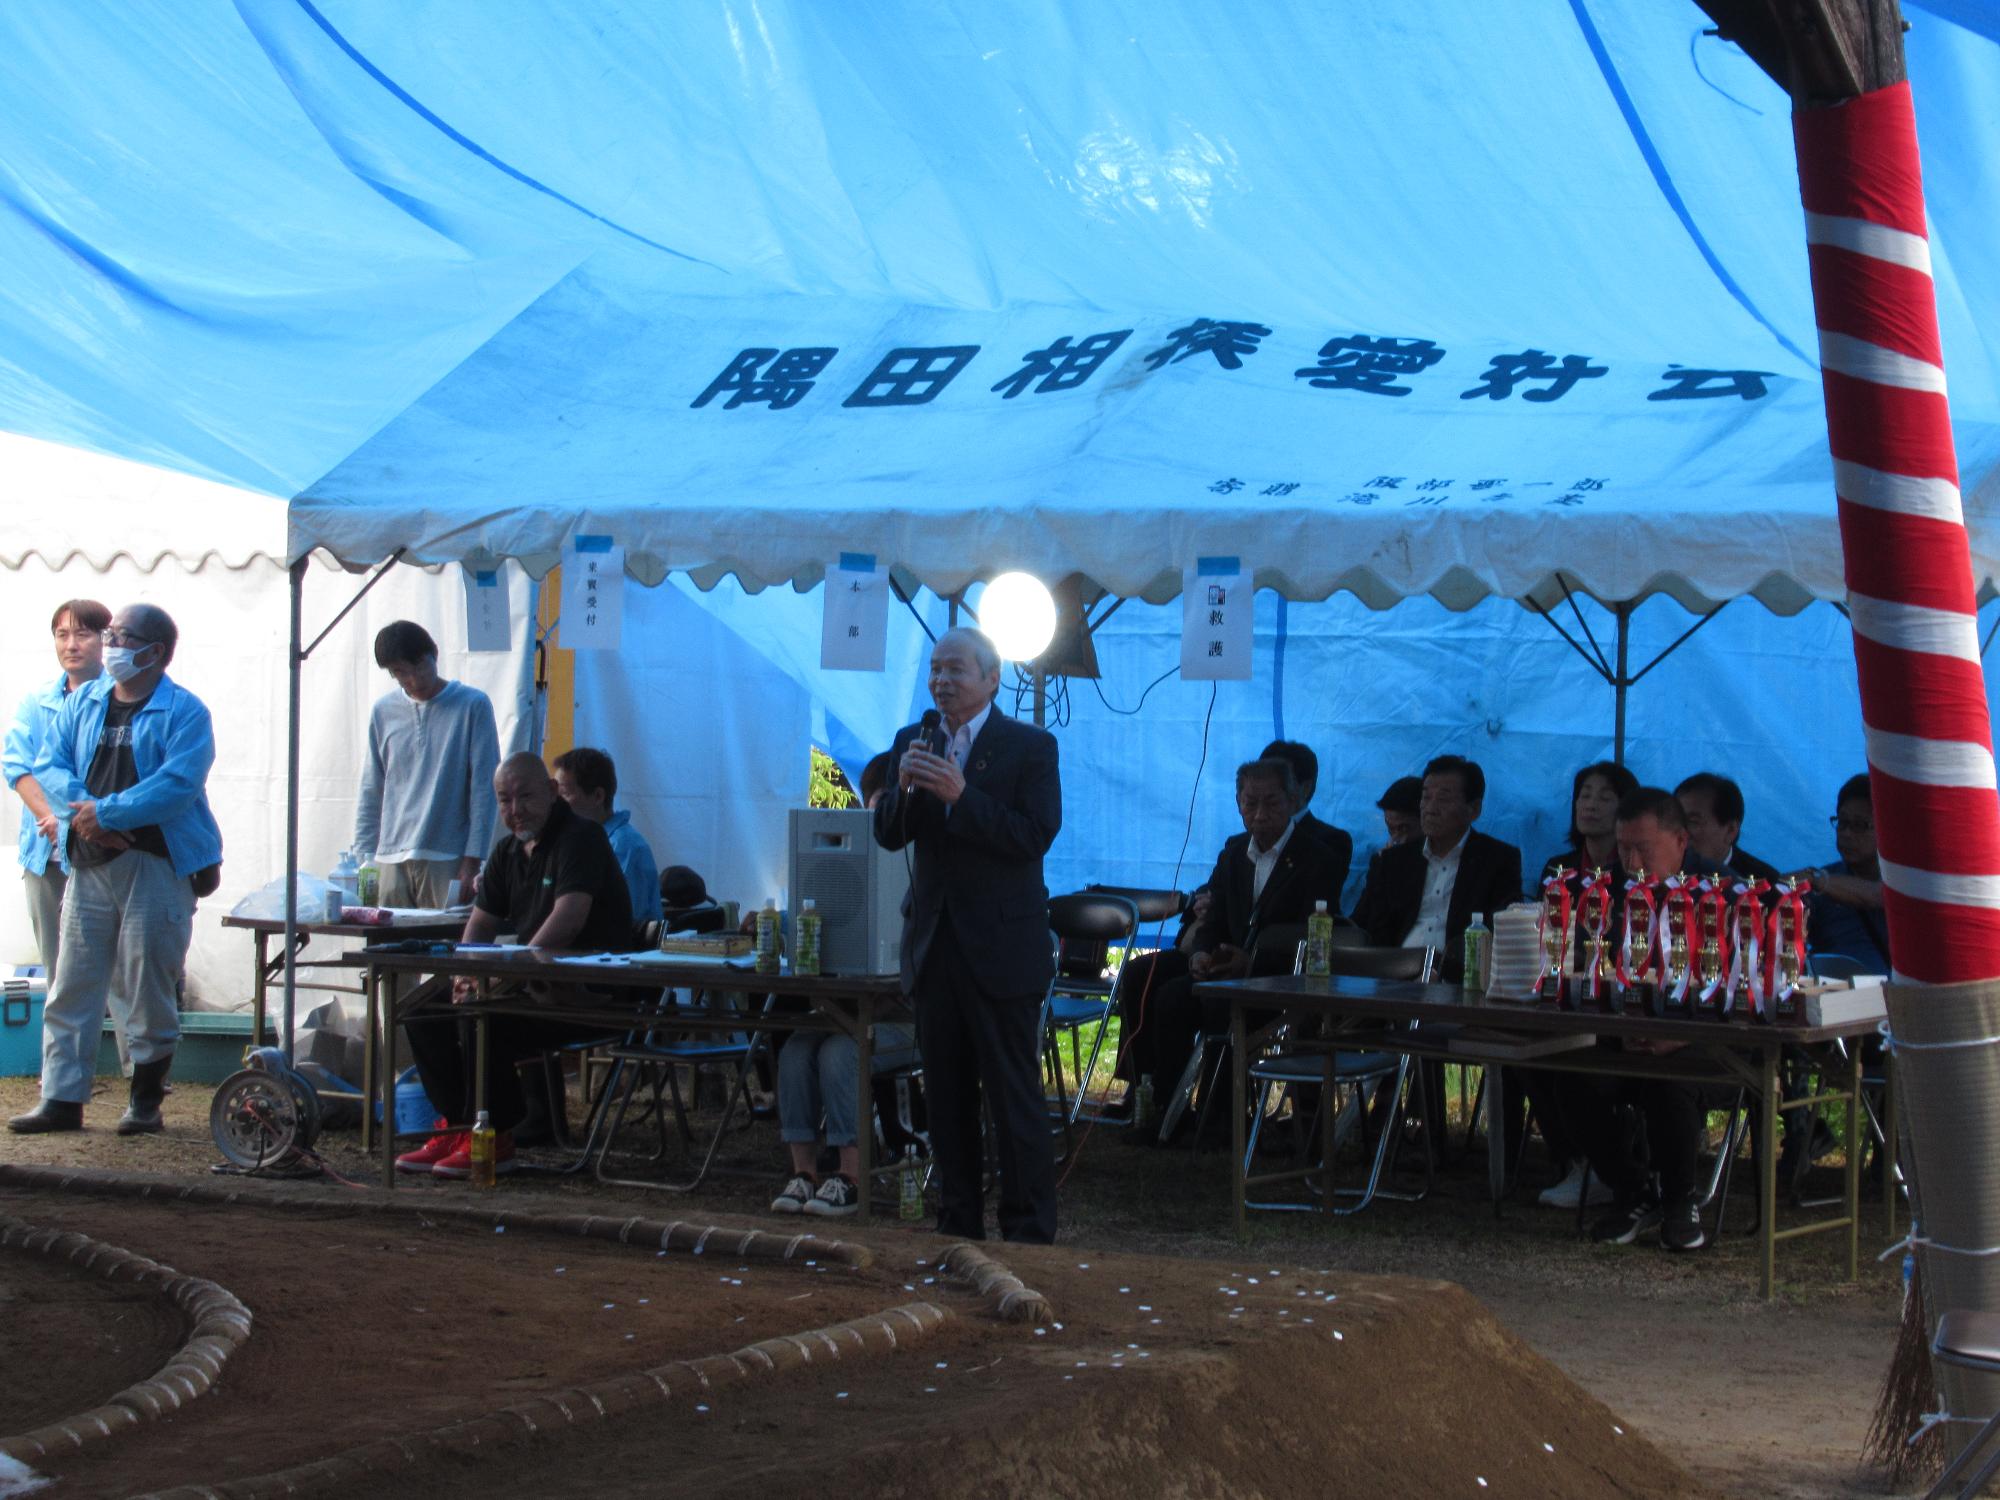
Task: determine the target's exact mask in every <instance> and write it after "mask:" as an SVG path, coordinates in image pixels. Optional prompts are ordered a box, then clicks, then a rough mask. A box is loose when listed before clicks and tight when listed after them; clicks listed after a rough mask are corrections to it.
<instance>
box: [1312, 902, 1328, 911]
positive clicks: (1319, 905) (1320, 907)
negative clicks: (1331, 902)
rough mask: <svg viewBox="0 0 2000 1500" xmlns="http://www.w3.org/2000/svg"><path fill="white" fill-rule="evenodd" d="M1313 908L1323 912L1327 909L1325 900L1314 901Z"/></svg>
mask: <svg viewBox="0 0 2000 1500" xmlns="http://www.w3.org/2000/svg"><path fill="white" fill-rule="evenodd" d="M1313 910H1314V911H1315V912H1322V911H1325V910H1326V903H1325V902H1324V901H1315V902H1313Z"/></svg>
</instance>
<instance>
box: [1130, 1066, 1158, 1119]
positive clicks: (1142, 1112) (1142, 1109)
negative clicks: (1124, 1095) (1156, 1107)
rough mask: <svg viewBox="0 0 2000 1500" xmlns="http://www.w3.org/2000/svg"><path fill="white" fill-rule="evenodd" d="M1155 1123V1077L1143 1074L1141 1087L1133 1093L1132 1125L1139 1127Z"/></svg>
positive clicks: (1140, 1078)
mask: <svg viewBox="0 0 2000 1500" xmlns="http://www.w3.org/2000/svg"><path fill="white" fill-rule="evenodd" d="M1152 1123H1153V1075H1152V1074H1151V1073H1141V1074H1140V1075H1139V1086H1138V1088H1137V1089H1136V1090H1134V1091H1133V1097H1132V1124H1133V1125H1134V1126H1135V1127H1137V1126H1141V1125H1150V1124H1152Z"/></svg>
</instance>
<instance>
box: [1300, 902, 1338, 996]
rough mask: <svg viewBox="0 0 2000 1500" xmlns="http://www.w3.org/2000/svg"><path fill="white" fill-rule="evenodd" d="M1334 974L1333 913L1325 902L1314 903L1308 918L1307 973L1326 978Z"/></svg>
mask: <svg viewBox="0 0 2000 1500" xmlns="http://www.w3.org/2000/svg"><path fill="white" fill-rule="evenodd" d="M1332 972H1333V913H1331V912H1329V911H1328V910H1327V909H1326V903H1325V902H1324V901H1315V902H1313V913H1312V915H1311V916H1309V917H1307V918H1306V973H1308V974H1310V975H1314V976H1317V977H1319V978H1324V977H1326V976H1327V975H1328V974H1330V973H1332Z"/></svg>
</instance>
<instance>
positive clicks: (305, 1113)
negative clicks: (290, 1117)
mask: <svg viewBox="0 0 2000 1500" xmlns="http://www.w3.org/2000/svg"><path fill="white" fill-rule="evenodd" d="M285 1083H286V1084H287V1085H288V1086H289V1087H290V1088H291V1091H292V1103H293V1104H294V1105H296V1106H297V1108H298V1115H299V1133H298V1139H297V1140H296V1141H295V1142H293V1144H294V1145H295V1146H296V1147H297V1149H298V1150H301V1151H310V1150H312V1148H313V1142H315V1141H317V1140H318V1139H319V1121H320V1110H319V1091H318V1090H317V1089H315V1088H314V1087H313V1086H312V1084H311V1083H310V1082H309V1081H308V1080H306V1079H304V1078H301V1077H300V1076H299V1075H298V1074H296V1073H291V1072H288V1073H286V1074H285Z"/></svg>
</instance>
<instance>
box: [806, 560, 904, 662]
mask: <svg viewBox="0 0 2000 1500" xmlns="http://www.w3.org/2000/svg"><path fill="white" fill-rule="evenodd" d="M825 592H826V613H825V616H824V620H823V622H822V625H821V627H820V639H819V664H820V666H821V667H822V668H823V669H825V670H827V671H834V672H879V671H881V670H882V663H883V661H884V660H885V656H886V652H887V650H888V644H889V570H888V568H886V567H877V566H876V565H875V558H874V555H873V554H872V553H867V552H843V553H841V554H840V561H839V562H838V563H836V564H835V565H834V566H833V567H831V568H828V569H827V570H826V586H825Z"/></svg>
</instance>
